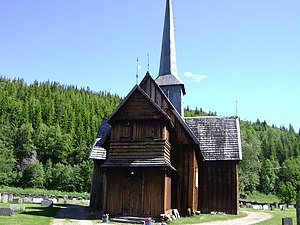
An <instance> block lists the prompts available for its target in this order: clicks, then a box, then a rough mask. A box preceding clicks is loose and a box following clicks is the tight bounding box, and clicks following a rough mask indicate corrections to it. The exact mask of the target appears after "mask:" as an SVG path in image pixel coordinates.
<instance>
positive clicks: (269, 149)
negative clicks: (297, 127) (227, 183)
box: [239, 120, 300, 202]
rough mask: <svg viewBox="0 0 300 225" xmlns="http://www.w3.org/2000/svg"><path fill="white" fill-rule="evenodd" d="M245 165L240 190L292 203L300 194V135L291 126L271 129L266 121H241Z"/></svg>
mask: <svg viewBox="0 0 300 225" xmlns="http://www.w3.org/2000/svg"><path fill="white" fill-rule="evenodd" d="M241 132H242V148H243V161H241V162H240V166H239V178H240V190H241V193H242V194H244V195H247V194H248V193H250V192H253V191H255V190H257V191H259V192H263V193H266V194H268V193H274V194H276V195H278V197H279V198H280V199H281V201H284V202H292V201H295V199H296V191H297V190H298V191H300V135H299V133H296V132H295V131H294V128H293V127H292V126H291V125H290V126H289V128H285V127H279V128H278V127H275V126H272V127H270V126H269V125H268V124H267V123H266V122H265V121H264V122H260V121H259V120H257V121H256V122H255V123H250V122H244V121H241Z"/></svg>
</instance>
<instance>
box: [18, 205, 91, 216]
mask: <svg viewBox="0 0 300 225" xmlns="http://www.w3.org/2000/svg"><path fill="white" fill-rule="evenodd" d="M20 214H24V215H32V216H43V217H52V218H55V219H76V220H86V219H90V208H89V207H88V206H83V205H71V204H66V205H64V204H55V205H53V206H52V207H41V206H37V207H35V206H29V207H26V211H25V212H21V213H20Z"/></svg>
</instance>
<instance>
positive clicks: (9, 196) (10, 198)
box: [8, 194, 14, 202]
mask: <svg viewBox="0 0 300 225" xmlns="http://www.w3.org/2000/svg"><path fill="white" fill-rule="evenodd" d="M13 199H14V195H13V194H9V195H8V201H9V202H12V201H13Z"/></svg>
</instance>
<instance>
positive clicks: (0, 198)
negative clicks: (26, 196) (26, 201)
mask: <svg viewBox="0 0 300 225" xmlns="http://www.w3.org/2000/svg"><path fill="white" fill-rule="evenodd" d="M1 202H2V194H1V193H0V203H1Z"/></svg>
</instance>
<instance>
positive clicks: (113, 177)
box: [106, 168, 171, 216]
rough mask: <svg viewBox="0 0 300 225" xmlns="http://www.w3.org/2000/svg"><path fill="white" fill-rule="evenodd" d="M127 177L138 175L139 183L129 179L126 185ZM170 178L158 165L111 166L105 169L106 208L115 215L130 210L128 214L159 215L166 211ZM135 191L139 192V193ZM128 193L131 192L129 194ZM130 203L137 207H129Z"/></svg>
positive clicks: (168, 200) (168, 202) (169, 196)
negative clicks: (130, 167)
mask: <svg viewBox="0 0 300 225" xmlns="http://www.w3.org/2000/svg"><path fill="white" fill-rule="evenodd" d="M132 172H133V173H134V174H132ZM130 177H133V180H134V181H136V180H137V179H134V177H138V178H140V179H141V183H138V182H131V183H130V186H128V182H126V180H127V181H128V179H130ZM170 179H171V178H170V177H169V176H167V175H166V171H164V170H161V169H159V168H152V169H142V168H132V169H129V168H118V169H117V168H116V169H114V168H110V169H109V170H108V171H107V199H106V210H107V211H108V212H109V213H110V214H113V215H114V216H119V215H124V214H125V215H127V214H129V213H130V214H131V216H158V215H160V214H161V213H164V212H165V210H166V207H168V206H169V205H170V202H171V195H170V194H169V195H167V193H168V189H169V188H170V186H169V184H170V183H171V181H170ZM137 185H141V186H140V187H138V186H137ZM128 191H130V192H131V193H128ZM136 193H139V194H138V196H137V195H136ZM128 194H132V195H130V197H129V198H128ZM139 196H140V197H141V199H140V197H139ZM132 202H136V204H132ZM128 205H129V206H128ZM133 205H135V206H136V209H134V208H132V207H133ZM130 207H131V208H130Z"/></svg>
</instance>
